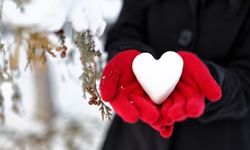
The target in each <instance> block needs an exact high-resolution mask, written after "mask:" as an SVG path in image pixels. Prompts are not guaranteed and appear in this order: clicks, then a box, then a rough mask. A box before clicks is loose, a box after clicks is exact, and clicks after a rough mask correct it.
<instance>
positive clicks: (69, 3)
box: [2, 0, 106, 37]
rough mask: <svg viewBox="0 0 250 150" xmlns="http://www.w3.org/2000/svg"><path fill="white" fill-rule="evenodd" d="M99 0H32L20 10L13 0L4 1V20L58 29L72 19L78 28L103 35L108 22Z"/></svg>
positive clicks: (14, 24)
mask: <svg viewBox="0 0 250 150" xmlns="http://www.w3.org/2000/svg"><path fill="white" fill-rule="evenodd" d="M100 4H101V3H100V2H99V0H31V1H30V2H28V3H27V4H24V5H23V8H24V11H20V9H18V7H17V6H16V4H15V3H14V2H13V1H11V0H5V1H4V4H3V12H2V19H3V20H2V21H3V22H4V23H5V24H7V25H10V26H11V27H13V28H17V27H24V28H29V29H31V30H32V31H42V32H55V31H58V30H60V29H61V28H62V27H63V25H64V24H65V23H66V22H70V23H71V25H72V27H73V29H74V30H75V31H77V32H83V31H86V30H90V31H91V32H92V34H93V35H96V36H98V37H99V36H101V35H102V34H103V31H104V28H105V26H106V23H105V21H104V20H103V13H102V9H101V8H102V7H101V6H100Z"/></svg>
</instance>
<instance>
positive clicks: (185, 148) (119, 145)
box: [102, 0, 250, 150]
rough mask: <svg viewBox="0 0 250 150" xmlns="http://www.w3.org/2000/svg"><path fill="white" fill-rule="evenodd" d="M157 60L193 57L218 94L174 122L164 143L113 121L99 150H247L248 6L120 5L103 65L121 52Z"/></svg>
mask: <svg viewBox="0 0 250 150" xmlns="http://www.w3.org/2000/svg"><path fill="white" fill-rule="evenodd" d="M130 48H134V49H138V50H141V51H142V52H149V53H151V54H152V55H153V56H154V57H155V58H159V57H160V56H161V55H162V54H163V53H164V52H165V51H168V50H171V51H178V50H180V49H185V50H188V51H190V52H192V53H195V54H196V55H197V56H198V57H199V58H200V59H201V60H203V61H204V63H205V64H206V65H207V67H208V69H209V71H210V72H211V74H212V75H213V77H214V78H215V80H216V81H217V82H218V83H219V85H220V87H221V88H222V98H221V99H220V100H219V101H218V102H216V103H210V102H208V101H207V102H206V108H205V112H204V114H203V115H202V116H201V117H199V118H197V119H188V120H186V121H184V122H180V123H177V124H176V125H175V128H174V132H173V135H172V136H171V137H170V138H169V139H165V138H162V137H161V136H160V135H159V133H158V132H157V131H155V130H154V129H152V128H151V127H150V126H148V125H147V124H145V123H143V122H141V121H138V122H137V123H135V124H128V123H125V122H124V121H123V120H122V119H121V118H120V117H119V116H115V118H114V120H113V122H112V124H111V127H110V129H109V131H108V134H107V137H106V139H105V142H104V144H103V147H102V150H250V112H249V110H250V1H248V0H124V5H123V8H122V11H121V13H120V16H119V18H118V20H117V22H116V23H115V24H114V25H113V27H112V28H111V30H110V31H109V33H108V37H107V42H106V46H105V50H106V51H107V52H108V56H109V58H108V59H111V58H112V57H113V56H115V55H116V54H117V53H118V52H121V51H123V50H125V49H130Z"/></svg>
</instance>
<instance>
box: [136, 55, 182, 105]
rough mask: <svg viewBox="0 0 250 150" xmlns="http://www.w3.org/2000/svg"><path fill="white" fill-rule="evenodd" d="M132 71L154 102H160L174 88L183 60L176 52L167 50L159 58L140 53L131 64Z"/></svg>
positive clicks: (180, 72) (179, 75)
mask: <svg viewBox="0 0 250 150" xmlns="http://www.w3.org/2000/svg"><path fill="white" fill-rule="evenodd" d="M132 69H133V72H134V74H135V76H136V78H137V80H138V81H139V83H140V85H141V86H142V88H143V89H144V91H145V92H146V93H147V94H148V95H149V97H150V98H151V99H152V101H153V102H154V103H155V104H161V103H162V102H164V100H165V99H166V98H167V97H168V96H169V95H170V94H171V92H172V91H173V90H174V88H175V86H176V84H177V83H178V81H179V79H180V77H181V74H182V69H183V60H182V58H181V56H179V55H178V54H177V53H176V52H173V51H167V52H165V53H164V54H163V55H162V56H161V58H160V59H159V60H155V59H154V57H153V56H152V55H151V54H149V53H141V54H139V55H138V56H136V57H135V59H134V61H133V64H132Z"/></svg>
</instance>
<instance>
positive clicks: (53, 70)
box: [0, 0, 122, 150]
mask: <svg viewBox="0 0 250 150" xmlns="http://www.w3.org/2000/svg"><path fill="white" fill-rule="evenodd" d="M31 2H32V3H31V4H29V3H28V4H25V5H24V10H25V11H24V12H20V10H19V9H17V7H16V5H15V4H14V3H13V2H12V1H11V0H5V1H4V5H3V6H4V7H3V14H2V19H3V22H4V24H5V25H7V26H11V27H12V28H18V27H26V28H29V29H31V30H33V31H34V32H47V34H48V35H47V36H48V39H49V40H50V41H52V43H54V44H56V45H57V44H59V41H58V38H57V37H56V36H55V35H54V34H50V32H54V31H57V30H59V29H61V28H62V27H65V26H68V27H66V28H70V27H73V29H74V30H76V31H79V32H80V31H84V30H86V29H90V31H91V32H92V34H94V40H95V45H96V48H97V49H100V50H101V51H102V53H103V57H102V58H103V59H105V56H106V54H105V53H104V52H103V44H102V41H100V42H98V41H99V37H100V36H101V35H102V34H103V32H104V28H105V26H106V23H105V21H107V22H109V23H110V22H111V23H112V22H114V21H115V20H116V18H117V17H118V13H119V11H120V8H121V6H122V5H121V4H122V3H121V0H33V1H31ZM104 20H105V21H104ZM65 32H66V33H65V34H66V35H67V36H68V37H67V39H66V45H67V47H68V52H70V51H71V50H72V49H74V45H73V44H72V41H71V39H70V38H69V37H70V35H71V34H72V33H70V31H65ZM8 38H9V40H8V41H5V42H6V43H8V44H6V45H7V46H9V48H10V49H13V44H11V43H13V40H14V39H13V37H11V36H10V37H8ZM79 57H80V56H79V53H78V52H77V51H76V54H75V59H74V60H75V61H74V63H71V64H67V59H64V60H62V59H60V58H59V57H58V58H51V57H50V59H49V75H50V80H51V85H50V86H51V89H53V92H52V94H53V95H52V99H53V100H54V101H53V102H54V104H55V110H56V114H57V117H56V119H55V122H54V125H55V127H56V130H58V131H59V134H58V135H57V138H56V139H55V140H54V141H53V147H52V150H64V149H66V148H65V146H64V143H63V141H62V139H61V138H62V137H63V136H65V134H66V135H67V130H66V131H64V130H65V127H67V126H68V125H71V124H72V121H73V122H77V123H78V124H79V125H80V127H81V129H82V130H84V134H85V136H86V137H88V138H83V139H82V138H78V139H77V140H76V143H78V144H79V143H80V145H82V147H81V149H80V150H85V149H86V150H98V149H99V148H100V146H101V144H102V142H103V140H104V138H105V134H106V132H107V129H108V127H109V125H110V121H107V120H106V121H102V119H101V115H100V112H99V110H98V109H99V108H98V107H96V106H90V105H88V100H86V99H84V98H83V97H82V95H83V93H82V89H81V81H80V80H79V79H78V77H79V76H80V75H81V73H82V72H81V63H80V61H79ZM20 62H21V64H20V69H21V72H20V74H21V75H20V78H18V79H17V80H16V82H17V83H18V85H19V86H20V89H21V93H22V107H21V108H22V109H21V114H20V115H17V114H15V113H14V112H13V111H12V110H11V104H12V103H11V94H12V88H11V85H10V84H9V83H5V84H3V86H2V87H0V88H1V90H2V92H3V93H4V97H5V99H6V100H5V104H4V105H5V112H6V122H5V124H4V125H0V149H1V150H8V149H9V148H10V149H11V150H12V149H14V148H13V144H14V143H13V141H12V140H10V139H9V136H7V135H6V134H4V133H5V132H8V131H13V132H15V133H18V134H19V135H27V134H31V133H34V134H38V135H43V134H44V131H45V130H46V125H44V124H41V123H40V122H39V121H37V120H36V119H35V116H34V112H35V104H36V103H35V94H34V93H35V92H34V89H35V86H36V85H34V76H33V74H32V72H31V71H30V70H29V69H27V70H26V71H24V68H25V65H26V62H27V61H26V56H25V50H22V51H21V60H20ZM66 64H67V65H66ZM16 149H17V150H19V148H16ZM27 149H32V147H29V148H27Z"/></svg>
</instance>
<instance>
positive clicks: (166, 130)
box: [100, 49, 221, 138]
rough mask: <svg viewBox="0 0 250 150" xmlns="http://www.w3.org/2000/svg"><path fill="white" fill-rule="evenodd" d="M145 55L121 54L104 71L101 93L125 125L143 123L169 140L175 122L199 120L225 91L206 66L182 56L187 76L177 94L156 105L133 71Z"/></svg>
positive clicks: (194, 56)
mask: <svg viewBox="0 0 250 150" xmlns="http://www.w3.org/2000/svg"><path fill="white" fill-rule="evenodd" d="M140 53H141V52H139V51H137V50H134V49H130V50H125V51H123V52H120V53H118V54H117V55H116V56H115V57H113V59H111V60H110V61H109V62H108V64H107V65H106V67H105V68H104V71H103V74H102V78H101V83H100V91H101V96H102V98H103V100H104V101H107V102H109V103H110V104H111V105H112V107H113V109H114V111H115V112H116V113H117V114H118V115H119V116H120V117H121V118H123V120H124V121H126V122H129V123H134V122H136V121H137V120H138V119H141V120H142V121H144V122H145V123H147V124H149V125H150V126H152V127H153V128H154V129H156V130H158V131H159V132H160V134H161V135H162V136H163V137H165V138H167V137H169V136H171V134H172V131H173V125H174V123H175V122H178V121H182V120H185V119H186V118H188V117H191V118H197V117H199V116H200V115H201V114H202V113H203V111H204V108H205V97H207V98H208V99H209V100H210V101H211V102H214V101H216V100H218V99H220V97H221V89H220V87H219V85H218V84H217V83H216V81H215V80H214V79H213V77H212V76H211V74H210V72H209V70H208V69H207V67H206V66H205V64H203V62H202V61H201V60H200V59H199V58H198V57H197V56H196V55H194V54H192V53H190V52H182V51H181V52H178V54H179V55H180V56H181V57H182V59H183V61H184V67H183V73H182V75H181V78H180V81H179V82H178V84H177V86H176V88H175V90H174V91H173V92H172V93H171V95H170V96H169V97H168V98H167V99H166V100H165V101H164V102H163V104H161V105H156V104H154V103H153V102H152V101H151V99H150V98H149V96H148V95H147V94H146V93H145V91H144V90H143V89H142V87H141V86H140V84H139V82H138V81H137V79H136V77H135V75H134V73H133V71H132V63H133V60H134V58H135V57H136V56H137V55H139V54H140Z"/></svg>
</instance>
